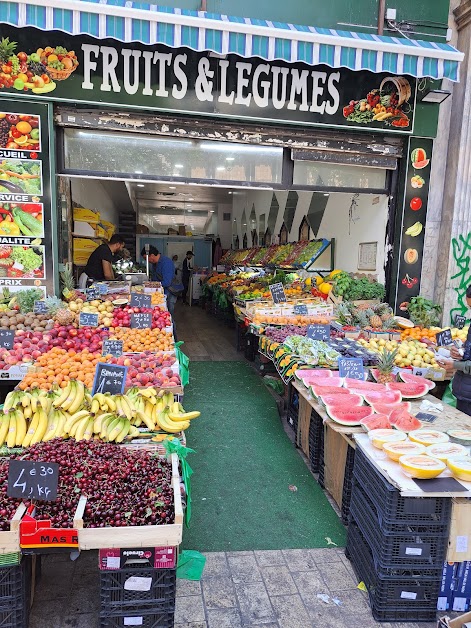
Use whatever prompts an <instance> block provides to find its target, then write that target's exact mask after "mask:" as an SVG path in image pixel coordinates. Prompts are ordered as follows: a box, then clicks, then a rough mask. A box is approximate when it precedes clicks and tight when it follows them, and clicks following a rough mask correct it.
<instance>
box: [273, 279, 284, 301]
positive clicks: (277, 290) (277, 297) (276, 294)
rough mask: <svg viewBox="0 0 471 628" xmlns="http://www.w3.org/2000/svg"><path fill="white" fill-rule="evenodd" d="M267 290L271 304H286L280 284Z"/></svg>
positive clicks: (275, 284)
mask: <svg viewBox="0 0 471 628" xmlns="http://www.w3.org/2000/svg"><path fill="white" fill-rule="evenodd" d="M269 288H270V292H271V298H272V299H273V303H286V294H285V289H284V288H283V284H282V283H274V284H273V285H271V286H269Z"/></svg>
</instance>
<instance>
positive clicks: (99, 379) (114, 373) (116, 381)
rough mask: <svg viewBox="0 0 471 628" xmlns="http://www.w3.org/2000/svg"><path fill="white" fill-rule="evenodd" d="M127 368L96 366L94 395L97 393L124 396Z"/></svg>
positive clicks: (105, 365) (101, 364) (114, 365)
mask: <svg viewBox="0 0 471 628" xmlns="http://www.w3.org/2000/svg"><path fill="white" fill-rule="evenodd" d="M127 372H128V367H127V366H119V365H117V364H106V363H103V362H101V363H99V364H97V366H96V371H95V379H94V380H93V388H92V395H94V394H95V393H110V394H111V395H122V394H123V393H124V387H125V385H126V375H127Z"/></svg>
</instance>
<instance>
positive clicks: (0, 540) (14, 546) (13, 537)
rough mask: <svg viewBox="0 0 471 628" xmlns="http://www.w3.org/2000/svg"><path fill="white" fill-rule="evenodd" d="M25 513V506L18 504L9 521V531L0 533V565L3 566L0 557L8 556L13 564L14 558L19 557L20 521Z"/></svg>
mask: <svg viewBox="0 0 471 628" xmlns="http://www.w3.org/2000/svg"><path fill="white" fill-rule="evenodd" d="M25 512H26V506H24V504H20V505H19V506H18V508H17V510H16V512H15V514H14V515H13V517H12V520H11V521H10V529H9V530H6V531H5V530H4V531H1V532H0V564H3V561H2V559H1V556H2V555H8V556H9V559H10V560H11V563H10V562H9V563H8V564H14V561H15V558H14V557H15V556H17V557H19V556H20V521H21V518H22V517H23V515H24V514H25Z"/></svg>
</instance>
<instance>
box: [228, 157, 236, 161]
mask: <svg viewBox="0 0 471 628" xmlns="http://www.w3.org/2000/svg"><path fill="white" fill-rule="evenodd" d="M234 159H235V157H226V161H234Z"/></svg>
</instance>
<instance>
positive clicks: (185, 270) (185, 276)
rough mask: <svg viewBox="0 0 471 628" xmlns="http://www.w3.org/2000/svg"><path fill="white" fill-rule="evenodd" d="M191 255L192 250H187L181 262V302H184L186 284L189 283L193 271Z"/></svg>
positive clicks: (186, 289)
mask: <svg viewBox="0 0 471 628" xmlns="http://www.w3.org/2000/svg"><path fill="white" fill-rule="evenodd" d="M193 257H194V255H193V251H187V252H186V256H185V259H184V260H183V264H182V284H183V294H182V298H183V303H186V295H187V292H188V286H189V284H190V277H191V273H192V272H193V259H192V258H193ZM190 298H191V295H190Z"/></svg>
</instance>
